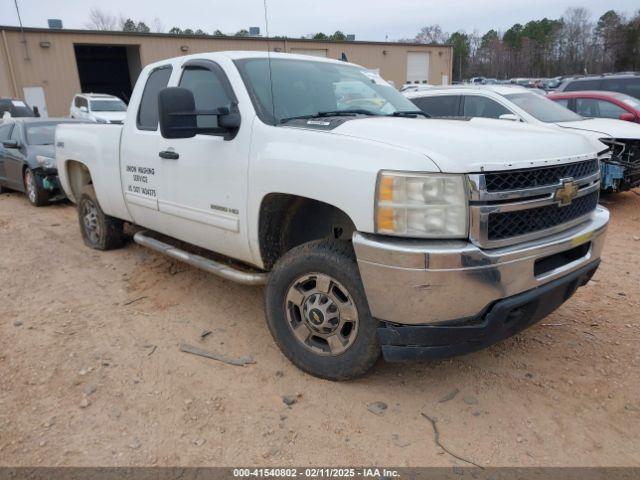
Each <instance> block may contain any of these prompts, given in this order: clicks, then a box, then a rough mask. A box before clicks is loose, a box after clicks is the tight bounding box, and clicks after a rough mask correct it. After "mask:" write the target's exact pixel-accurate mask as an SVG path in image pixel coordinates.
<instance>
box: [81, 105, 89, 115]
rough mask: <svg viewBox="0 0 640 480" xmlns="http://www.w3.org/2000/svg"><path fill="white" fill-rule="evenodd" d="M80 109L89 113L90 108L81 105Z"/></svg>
mask: <svg viewBox="0 0 640 480" xmlns="http://www.w3.org/2000/svg"><path fill="white" fill-rule="evenodd" d="M80 111H81V112H82V113H88V112H89V109H88V108H87V107H85V106H82V107H80Z"/></svg>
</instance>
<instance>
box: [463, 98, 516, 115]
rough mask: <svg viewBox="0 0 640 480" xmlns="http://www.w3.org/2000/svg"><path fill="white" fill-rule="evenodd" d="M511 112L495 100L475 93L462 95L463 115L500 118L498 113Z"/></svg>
mask: <svg viewBox="0 0 640 480" xmlns="http://www.w3.org/2000/svg"><path fill="white" fill-rule="evenodd" d="M506 113H511V112H510V111H509V110H507V109H506V108H504V107H503V106H502V105H500V104H499V103H498V102H496V101H495V100H491V99H490V98H487V97H480V96H477V95H470V96H466V97H464V110H463V115H464V116H465V117H483V118H500V115H504V114H506Z"/></svg>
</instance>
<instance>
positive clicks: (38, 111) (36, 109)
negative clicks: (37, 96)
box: [33, 106, 40, 117]
mask: <svg viewBox="0 0 640 480" xmlns="http://www.w3.org/2000/svg"><path fill="white" fill-rule="evenodd" d="M33 114H34V115H35V116H36V117H39V116H40V110H39V109H38V107H37V106H34V107H33Z"/></svg>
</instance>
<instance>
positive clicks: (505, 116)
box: [498, 113, 521, 122]
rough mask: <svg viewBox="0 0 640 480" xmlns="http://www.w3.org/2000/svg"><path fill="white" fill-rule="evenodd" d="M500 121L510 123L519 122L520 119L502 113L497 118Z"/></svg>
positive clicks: (512, 114) (514, 115)
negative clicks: (508, 121)
mask: <svg viewBox="0 0 640 480" xmlns="http://www.w3.org/2000/svg"><path fill="white" fill-rule="evenodd" d="M498 118H499V119H500V120H511V121H512V122H520V121H521V120H520V117H519V116H517V115H516V114H515V113H503V114H502V115H500V116H499V117H498Z"/></svg>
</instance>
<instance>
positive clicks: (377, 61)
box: [0, 27, 451, 116]
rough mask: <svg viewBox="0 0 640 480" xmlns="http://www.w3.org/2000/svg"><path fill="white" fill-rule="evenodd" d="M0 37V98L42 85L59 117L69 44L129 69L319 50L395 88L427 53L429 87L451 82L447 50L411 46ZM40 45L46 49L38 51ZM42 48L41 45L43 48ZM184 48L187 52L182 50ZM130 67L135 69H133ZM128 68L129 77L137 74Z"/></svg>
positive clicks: (67, 92) (65, 94)
mask: <svg viewBox="0 0 640 480" xmlns="http://www.w3.org/2000/svg"><path fill="white" fill-rule="evenodd" d="M0 34H1V35H0V40H1V39H2V38H1V37H6V42H7V46H8V50H9V54H10V55H8V56H7V55H6V53H5V52H4V50H3V48H4V47H3V45H2V44H0V53H1V54H2V58H1V59H0V95H1V96H15V95H18V96H19V95H21V92H22V89H23V87H25V86H42V87H43V88H44V91H45V96H46V101H47V106H48V109H49V115H51V116H64V115H68V113H69V104H70V102H71V99H72V98H73V95H74V94H75V93H78V92H79V91H80V80H79V77H78V69H77V65H76V58H75V52H74V48H73V46H74V44H90V45H124V46H130V47H131V48H128V49H127V51H128V57H129V62H130V67H131V65H132V64H135V63H137V62H136V61H134V60H133V59H132V58H131V57H132V55H133V56H135V55H136V53H135V52H138V51H139V56H140V62H139V63H140V64H141V66H142V67H144V66H145V65H147V64H149V63H152V62H156V61H159V60H163V59H166V58H171V57H175V56H179V55H186V54H192V53H201V52H212V51H224V50H260V51H266V50H267V49H270V50H271V51H278V52H288V53H291V52H292V51H295V50H298V51H300V50H324V51H326V54H327V57H329V58H336V59H339V58H341V57H342V54H343V53H344V54H345V55H346V56H347V59H348V60H349V61H350V62H353V63H357V64H359V65H362V66H364V67H367V68H371V69H379V71H380V74H381V75H382V77H384V78H385V79H387V80H392V81H393V82H394V83H395V85H396V86H397V87H400V86H401V85H402V84H403V83H404V82H405V81H406V72H407V53H408V52H409V51H412V52H425V53H430V59H431V60H430V65H429V83H433V84H439V83H440V82H441V79H442V76H443V75H448V76H449V78H451V47H450V46H430V45H411V44H399V43H376V42H370V43H368V42H367V43H365V42H343V43H334V42H311V41H304V40H291V39H286V40H280V39H278V40H269V41H268V42H267V40H265V39H263V38H238V37H224V38H223V37H184V36H181V37H177V36H172V35H160V34H159V35H131V34H125V33H121V32H118V33H117V34H116V33H100V32H82V31H65V30H57V31H56V30H46V29H26V30H25V37H26V41H27V42H26V46H27V51H28V59H27V55H26V52H25V48H24V44H23V43H22V42H21V40H22V37H21V33H20V31H19V30H17V29H12V28H8V27H0ZM40 42H48V43H49V44H50V46H49V47H48V48H43V47H41V46H40ZM43 45H45V44H43ZM183 48H186V49H187V51H183ZM9 58H10V60H11V65H12V66H13V71H14V76H15V83H16V86H17V93H16V92H14V91H13V87H12V80H11V75H10V73H9ZM133 67H135V65H133ZM133 67H132V68H130V74H131V76H132V77H135V76H137V74H138V72H136V71H133Z"/></svg>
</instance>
